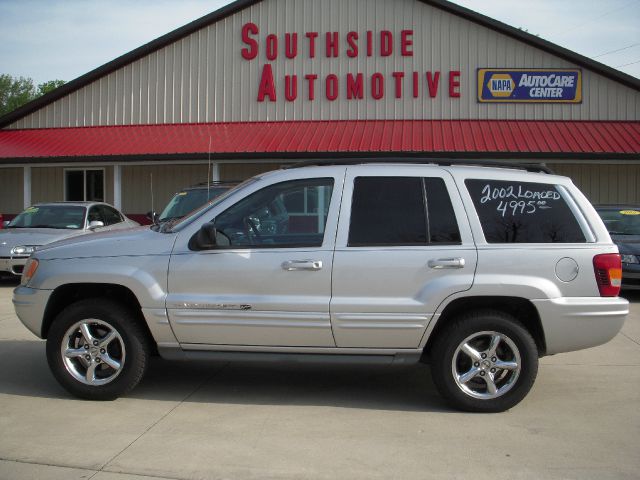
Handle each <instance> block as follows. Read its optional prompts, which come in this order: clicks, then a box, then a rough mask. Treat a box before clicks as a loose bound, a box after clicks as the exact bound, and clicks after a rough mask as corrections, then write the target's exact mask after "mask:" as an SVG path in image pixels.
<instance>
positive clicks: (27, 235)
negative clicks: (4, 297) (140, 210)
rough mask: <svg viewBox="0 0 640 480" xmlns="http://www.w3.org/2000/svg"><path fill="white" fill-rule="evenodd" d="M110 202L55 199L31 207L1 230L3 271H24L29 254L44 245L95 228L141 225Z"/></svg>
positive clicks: (0, 265)
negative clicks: (53, 201)
mask: <svg viewBox="0 0 640 480" xmlns="http://www.w3.org/2000/svg"><path fill="white" fill-rule="evenodd" d="M138 225H139V223H137V222H134V221H133V220H131V219H129V218H127V217H126V216H125V215H123V214H122V213H121V212H119V211H118V210H116V209H115V208H113V207H112V206H111V205H108V204H106V203H97V202H55V203H40V204H37V205H34V206H32V207H29V208H27V209H26V210H25V211H24V212H22V213H21V214H20V215H18V216H17V217H15V218H14V219H13V220H11V221H10V222H5V225H4V229H2V230H0V275H2V274H5V273H8V274H11V275H17V276H20V275H22V270H23V268H24V265H25V263H26V262H27V259H28V258H29V256H30V255H31V254H32V253H33V252H34V251H35V250H36V249H37V248H38V247H40V246H42V245H46V244H48V243H52V242H55V241H58V240H63V239H65V238H69V237H75V236H78V235H84V234H86V233H92V232H102V231H108V230H119V229H125V228H132V227H137V226H138Z"/></svg>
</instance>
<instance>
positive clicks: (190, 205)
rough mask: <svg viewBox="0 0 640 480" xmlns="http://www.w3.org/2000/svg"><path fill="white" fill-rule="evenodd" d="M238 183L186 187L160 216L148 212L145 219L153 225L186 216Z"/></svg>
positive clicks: (213, 183) (214, 183) (212, 183)
mask: <svg viewBox="0 0 640 480" xmlns="http://www.w3.org/2000/svg"><path fill="white" fill-rule="evenodd" d="M238 183H239V182H210V183H207V182H204V183H199V184H197V185H194V186H192V187H187V188H185V189H183V190H180V191H179V192H178V193H176V194H175V195H174V196H173V198H172V199H171V200H170V201H169V203H168V204H167V206H166V207H165V208H164V210H162V213H161V214H160V215H158V214H157V213H155V212H149V214H148V215H147V217H148V218H149V219H150V220H151V221H153V223H165V222H168V221H169V220H176V219H178V218H182V217H184V216H185V215H187V213H190V212H192V211H193V210H195V209H196V208H198V207H201V206H202V205H204V204H205V203H207V202H209V201H211V200H213V199H214V198H216V197H219V196H220V195H222V194H223V193H225V192H226V191H228V190H230V189H231V188H233V187H235V186H236V185H237V184H238Z"/></svg>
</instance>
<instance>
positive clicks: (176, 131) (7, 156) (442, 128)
mask: <svg viewBox="0 0 640 480" xmlns="http://www.w3.org/2000/svg"><path fill="white" fill-rule="evenodd" d="M210 146H211V148H209V147H210ZM332 152H335V153H342V154H365V153H367V154H376V153H410V154H433V153H440V154H442V153H452V154H453V153H456V154H458V153H466V154H493V153H500V154H512V155H513V156H518V155H521V154H523V155H531V154H534V155H542V156H545V155H546V156H552V155H554V154H557V155H563V154H570V155H571V154H575V155H597V154H603V155H628V156H631V155H640V122H595V121H578V122H565V121H524V120H517V121H513V120H509V121H506V120H360V121H358V120H353V121H352V120H344V121H310V122H255V123H209V124H202V123H200V124H174V125H130V126H105V127H79V128H52V129H29V130H2V131H0V162H3V163H8V162H10V161H21V160H34V159H51V160H53V161H55V160H56V159H60V158H64V159H69V158H72V159H73V158H90V157H100V158H102V159H105V157H117V158H123V157H124V158H126V157H143V158H147V159H152V157H154V156H156V157H162V156H176V155H183V156H185V155H186V156H188V155H192V156H193V157H192V158H196V156H200V157H198V158H201V156H202V155H209V154H211V155H216V156H225V155H229V156H245V157H251V156H255V155H263V156H264V155H269V154H272V155H277V154H290V155H296V154H301V155H309V154H323V153H325V154H328V153H332ZM105 160H106V159H105ZM23 163H24V162H23Z"/></svg>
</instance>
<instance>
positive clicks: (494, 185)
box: [465, 180, 586, 243]
mask: <svg viewBox="0 0 640 480" xmlns="http://www.w3.org/2000/svg"><path fill="white" fill-rule="evenodd" d="M465 183H466V185H467V189H468V190H469V193H470V194H471V198H472V200H473V203H474V205H475V207H476V210H477V212H478V216H479V218H480V223H481V224H482V230H483V232H484V236H485V239H486V240H487V242H489V243H584V242H586V238H585V235H584V233H583V232H582V229H581V228H580V225H579V223H578V221H577V219H576V217H575V215H574V214H573V212H572V211H571V208H569V205H567V202H566V200H565V198H564V197H563V193H562V190H561V189H560V187H558V186H557V185H551V184H545V183H530V182H507V181H495V180H466V181H465Z"/></svg>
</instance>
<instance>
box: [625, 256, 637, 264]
mask: <svg viewBox="0 0 640 480" xmlns="http://www.w3.org/2000/svg"><path fill="white" fill-rule="evenodd" d="M621 257H622V263H640V261H638V257H636V256H635V255H621Z"/></svg>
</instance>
